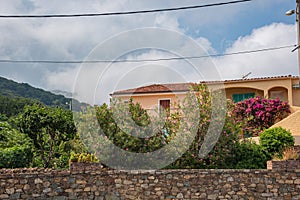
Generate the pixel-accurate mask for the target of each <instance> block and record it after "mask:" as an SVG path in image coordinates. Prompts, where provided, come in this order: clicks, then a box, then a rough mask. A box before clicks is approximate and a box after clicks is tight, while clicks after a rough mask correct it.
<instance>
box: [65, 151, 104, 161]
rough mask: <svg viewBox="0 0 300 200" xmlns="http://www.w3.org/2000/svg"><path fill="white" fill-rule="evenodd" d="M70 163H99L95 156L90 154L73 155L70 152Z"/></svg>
mask: <svg viewBox="0 0 300 200" xmlns="http://www.w3.org/2000/svg"><path fill="white" fill-rule="evenodd" d="M69 161H70V162H84V163H87V162H94V163H95V162H99V160H98V158H97V157H96V156H95V154H90V153H73V152H71V156H70V160H69Z"/></svg>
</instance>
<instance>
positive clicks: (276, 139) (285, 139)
mask: <svg viewBox="0 0 300 200" xmlns="http://www.w3.org/2000/svg"><path fill="white" fill-rule="evenodd" d="M259 142H260V145H261V146H262V148H263V149H264V150H265V151H266V152H268V153H269V155H270V156H271V157H273V156H274V155H276V156H279V157H281V156H282V153H283V150H284V149H286V148H288V147H293V146H294V143H295V139H294V137H293V136H292V134H291V132H289V131H287V130H285V129H284V128H282V127H276V128H271V129H267V130H265V131H264V132H262V133H261V134H260V136H259Z"/></svg>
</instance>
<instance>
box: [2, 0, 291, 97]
mask: <svg viewBox="0 0 300 200" xmlns="http://www.w3.org/2000/svg"><path fill="white" fill-rule="evenodd" d="M281 1H282V0H281ZM215 2H219V1H218V0H211V1H209V2H207V3H215ZM202 3H203V4H205V3H204V2H201V4H202ZM199 4H200V3H199V1H195V0H187V1H182V2H178V1H174V0H165V1H159V0H153V1H144V0H141V1H136V0H116V1H110V0H103V1H97V0H86V1H81V0H66V1H64V2H63V3H62V1H61V0H52V1H40V0H31V1H18V0H11V1H5V3H3V4H1V7H0V12H1V13H4V14H55V13H57V14H65V13H95V12H113V11H128V10H144V9H155V8H168V7H178V6H186V5H199ZM247 5H248V4H247V3H245V4H236V5H232V6H223V7H214V8H213V7H212V8H208V9H196V10H186V11H178V12H168V13H153V14H141V15H129V16H111V17H95V18H75V19H1V20H0V59H20V60H22V59H23V60H31V59H32V60H44V59H45V60H82V59H84V58H89V59H90V58H92V59H100V60H101V59H115V58H116V55H117V56H124V58H130V59H149V58H150V59H153V58H156V57H169V56H177V55H179V56H197V55H206V54H213V53H216V52H217V50H215V49H213V48H212V45H213V44H212V43H213V42H214V41H209V40H208V39H207V38H204V37H203V36H202V35H200V34H201V32H202V30H203V29H208V30H209V31H210V32H212V33H213V31H214V30H215V28H216V29H218V31H220V30H222V28H224V27H225V28H227V29H230V28H231V27H226V26H227V25H229V24H230V23H232V21H234V20H235V19H236V18H237V15H239V14H241V13H244V12H245V11H247V10H249V9H248V8H249V7H247ZM269 5H270V4H269V3H263V1H256V2H255V3H253V4H251V6H252V7H251V10H262V8H263V9H266V10H268V8H270V7H268V6H269ZM272 12H273V10H272ZM224 16H226V17H224ZM254 21H255V20H254ZM145 27H154V28H164V29H169V30H170V31H175V32H180V33H182V34H189V35H188V36H190V37H193V39H194V40H195V41H196V42H197V43H198V44H199V45H200V46H201V48H199V50H197V51H195V49H194V47H195V46H193V48H191V46H190V44H189V43H185V42H186V41H181V40H180V39H176V38H168V37H166V36H165V35H159V34H158V35H156V36H155V38H156V39H154V40H153V39H152V40H153V45H155V41H156V42H157V44H158V43H161V45H164V47H165V50H170V49H172V50H174V51H170V52H168V53H166V52H163V51H162V50H163V49H158V50H152V51H149V52H142V53H140V54H137V55H136V54H134V52H126V51H125V50H128V49H129V50H131V51H134V48H131V47H134V46H137V44H139V43H141V41H143V40H147V39H149V38H148V36H147V34H145V35H140V36H139V35H137V36H135V37H132V36H128V40H126V39H123V40H121V41H119V42H118V41H116V42H115V43H114V44H113V45H111V46H107V47H105V48H104V50H103V51H99V52H98V53H97V52H94V51H95V50H94V51H93V48H95V47H97V45H98V44H101V43H105V42H106V40H109V39H111V37H112V36H114V35H116V34H121V33H123V32H124V31H128V30H132V29H137V28H138V29H142V28H145ZM190 30H198V34H197V35H192V34H191V33H190V32H189V31H190ZM227 32H228V30H227ZM295 38H296V36H295V27H294V26H291V25H285V24H272V25H269V26H265V27H262V28H259V29H256V30H254V31H253V32H252V33H251V34H250V35H248V36H244V37H240V38H239V39H237V40H236V41H234V42H233V45H232V46H230V47H229V48H228V49H227V50H226V52H235V51H242V50H249V49H258V48H268V47H270V46H280V45H286V44H294V43H295ZM158 39H159V40H158ZM150 42H151V41H150ZM181 42H182V43H181ZM176 45H177V46H176ZM148 46H149V47H151V43H148ZM214 46H215V45H214ZM122 49H124V52H122V53H123V54H122V53H120V54H118V53H117V52H121V50H122ZM90 52H94V55H97V56H96V57H90V56H91V55H90ZM295 58H296V52H295V53H290V51H289V50H287V49H285V50H281V51H272V52H267V53H258V54H251V55H250V54H249V55H240V56H232V57H230V56H228V57H224V58H218V59H212V60H213V62H215V63H216V66H217V67H218V69H219V71H220V72H221V74H222V76H223V77H224V78H237V77H241V76H242V75H243V74H245V73H248V72H249V71H251V72H252V73H253V75H254V76H263V75H269V74H274V75H280V74H296V72H297V69H296V68H295V66H296V59H295ZM212 60H211V59H194V60H192V61H191V62H193V63H192V64H194V68H193V67H191V66H192V65H191V64H187V62H186V61H172V62H170V61H169V62H157V63H156V64H157V65H156V66H164V67H161V70H159V69H160V67H155V66H152V68H153V69H151V70H150V69H148V68H151V65H150V64H149V63H148V64H149V65H133V64H132V63H131V64H130V63H127V64H124V63H123V64H122V65H121V64H115V65H114V67H112V68H111V69H110V71H109V73H108V74H107V75H106V76H105V77H104V79H103V80H104V82H105V84H107V86H106V87H105V91H104V92H103V93H105V94H98V93H97V94H95V95H96V96H101V99H103V98H107V97H102V96H105V95H107V93H110V92H112V91H113V90H114V89H115V88H114V86H115V85H118V84H117V83H118V82H119V81H120V78H123V79H124V81H121V82H119V83H120V84H119V85H118V87H119V88H120V89H123V88H126V87H135V86H139V85H143V84H147V83H150V82H172V81H173V82H175V81H179V80H181V78H180V76H181V77H184V79H186V80H190V81H199V80H198V79H199V76H201V78H202V79H207V80H211V79H218V77H217V75H216V73H215V71H214V69H215V66H214V65H213V63H212ZM89 67H90V70H89V72H87V73H88V77H89V76H90V78H89V79H90V80H89V81H91V83H89V85H90V86H91V87H90V88H95V80H97V76H98V77H99V76H100V75H99V74H101V72H102V71H101V70H100V71H99V69H102V68H101V67H100V68H99V65H97V66H93V65H90V66H89ZM294 68H295V69H294ZM142 69H143V70H142ZM78 70H79V65H76V66H74V65H70V64H66V65H63V64H59V65H58V64H57V65H50V64H47V65H45V64H32V65H31V64H28V65H19V64H18V65H12V64H1V71H0V72H1V73H0V75H1V76H6V77H10V78H14V79H16V80H19V81H20V80H21V81H24V82H29V83H30V84H33V85H39V86H40V87H43V88H46V89H50V90H52V89H60V90H67V91H70V90H72V88H73V86H74V83H76V80H75V79H76V74H77V72H78ZM170 70H174V73H175V72H176V73H178V74H179V76H176V75H174V77H175V78H174V77H170V76H169V75H170ZM138 74H141V75H140V76H139V75H138ZM157 74H159V76H156V75H157ZM199 74H200V75H199ZM124 75H125V76H124ZM152 77H153V79H152V81H151V78H152ZM131 78H132V79H131ZM130 79H131V80H132V81H129V80H130ZM143 81H144V83H143ZM84 90H86V88H82V90H81V91H84ZM87 96H89V93H88V92H87V93H84V92H83V93H82V94H81V95H80V97H79V98H81V100H88V101H91V98H87Z"/></svg>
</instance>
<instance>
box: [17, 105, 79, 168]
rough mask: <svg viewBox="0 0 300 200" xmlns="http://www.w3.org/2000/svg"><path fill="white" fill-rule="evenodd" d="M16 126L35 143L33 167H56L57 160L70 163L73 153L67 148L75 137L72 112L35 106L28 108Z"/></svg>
mask: <svg viewBox="0 0 300 200" xmlns="http://www.w3.org/2000/svg"><path fill="white" fill-rule="evenodd" d="M16 123H17V126H18V128H19V130H20V132H22V133H24V134H26V135H28V136H29V137H30V138H31V140H32V142H33V145H34V149H35V156H34V157H35V160H34V162H33V164H34V165H36V166H42V167H45V168H47V167H53V166H54V165H55V164H57V163H55V160H58V161H59V163H61V162H63V163H64V162H66V163H68V157H67V156H68V155H66V153H67V154H70V150H71V149H70V148H67V146H70V142H71V141H72V140H74V139H75V138H76V129H75V125H74V122H73V115H72V112H71V111H68V110H64V109H62V108H59V107H58V108H50V107H46V106H43V105H41V104H34V105H33V106H26V107H25V109H24V112H23V113H22V114H21V115H20V116H19V117H18V119H17V122H16ZM66 150H68V151H66ZM59 165H61V164H59Z"/></svg>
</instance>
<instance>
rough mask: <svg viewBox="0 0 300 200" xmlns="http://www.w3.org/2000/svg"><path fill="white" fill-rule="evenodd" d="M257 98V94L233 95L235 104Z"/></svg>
mask: <svg viewBox="0 0 300 200" xmlns="http://www.w3.org/2000/svg"><path fill="white" fill-rule="evenodd" d="M254 96H255V93H245V94H233V95H232V100H233V102H234V103H236V102H239V101H243V100H245V99H250V98H253V97H254Z"/></svg>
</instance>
